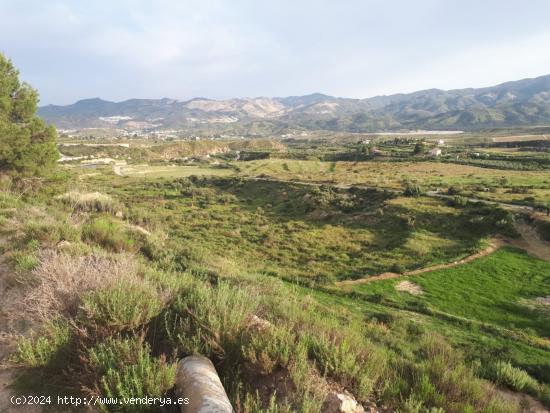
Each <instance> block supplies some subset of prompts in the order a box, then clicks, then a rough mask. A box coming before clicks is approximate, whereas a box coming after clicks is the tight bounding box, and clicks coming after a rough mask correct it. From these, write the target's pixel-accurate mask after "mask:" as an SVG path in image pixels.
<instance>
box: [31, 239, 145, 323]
mask: <svg viewBox="0 0 550 413" xmlns="http://www.w3.org/2000/svg"><path fill="white" fill-rule="evenodd" d="M38 261H39V263H38V265H37V266H36V268H35V269H34V270H33V272H32V275H33V276H34V278H35V279H36V285H35V286H34V288H32V290H30V291H29V292H28V294H27V296H26V297H25V299H24V304H25V308H26V311H28V312H29V313H31V314H34V315H37V316H39V317H41V318H44V319H53V318H56V317H57V316H59V315H61V314H63V315H75V314H76V310H77V308H78V306H79V305H80V300H81V296H82V295H83V294H85V293H87V292H89V291H91V290H96V289H99V288H106V287H108V286H109V285H111V284H113V283H114V282H115V281H116V282H126V283H130V282H132V281H134V280H135V279H136V277H137V275H136V274H137V270H138V268H137V262H136V261H135V259H134V258H133V257H131V256H129V255H117V256H114V257H109V256H106V255H97V254H94V255H83V256H78V257H75V256H72V255H68V254H65V253H62V252H59V251H56V250H46V251H42V252H40V253H39V255H38Z"/></svg>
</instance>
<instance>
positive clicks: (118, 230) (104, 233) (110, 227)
mask: <svg viewBox="0 0 550 413" xmlns="http://www.w3.org/2000/svg"><path fill="white" fill-rule="evenodd" d="M82 236H83V239H84V240H85V241H88V242H93V243H96V244H99V245H101V246H102V247H103V248H105V249H108V250H111V251H114V252H122V251H137V249H138V247H137V245H136V240H135V239H134V238H132V234H131V233H130V231H128V229H127V228H125V227H124V226H123V225H121V224H120V223H118V222H116V221H114V220H112V219H110V218H107V217H101V218H96V219H93V220H92V221H90V222H88V223H87V224H85V225H84V227H83V228H82Z"/></svg>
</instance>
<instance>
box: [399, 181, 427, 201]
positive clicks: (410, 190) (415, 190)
mask: <svg viewBox="0 0 550 413" xmlns="http://www.w3.org/2000/svg"><path fill="white" fill-rule="evenodd" d="M403 195H405V196H409V197H415V198H416V197H419V196H422V195H424V189H423V188H422V187H421V186H420V185H417V184H407V185H406V186H405V190H404V191H403Z"/></svg>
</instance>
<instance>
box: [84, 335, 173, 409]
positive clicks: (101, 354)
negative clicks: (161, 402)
mask: <svg viewBox="0 0 550 413" xmlns="http://www.w3.org/2000/svg"><path fill="white" fill-rule="evenodd" d="M88 363H89V365H90V366H91V367H92V369H93V370H94V372H95V374H96V375H97V376H98V383H99V384H98V386H97V389H96V391H98V393H100V394H102V395H103V396H104V397H111V398H119V399H120V400H121V403H122V398H129V397H135V398H143V397H162V396H163V395H165V394H166V392H167V391H168V390H169V389H170V388H172V386H173V385H174V381H175V375H176V364H175V363H168V362H167V361H166V357H164V356H161V357H159V358H154V357H152V356H151V354H150V347H149V345H148V344H147V343H143V340H142V339H141V338H139V337H133V338H128V339H109V340H107V341H105V342H103V343H100V344H99V345H97V346H96V347H94V348H92V349H91V350H90V351H89V353H88ZM109 407H110V408H115V409H116V410H117V411H122V412H149V411H158V409H159V406H158V405H156V406H155V405H129V404H128V405H124V404H120V405H118V406H109Z"/></svg>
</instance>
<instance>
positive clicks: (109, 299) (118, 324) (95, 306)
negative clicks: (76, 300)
mask: <svg viewBox="0 0 550 413" xmlns="http://www.w3.org/2000/svg"><path fill="white" fill-rule="evenodd" d="M82 309H83V315H84V316H85V319H84V320H83V322H84V323H86V324H91V325H92V326H93V327H96V328H104V329H106V330H108V331H121V330H127V329H135V328H137V327H139V326H142V325H144V324H146V323H147V322H149V320H151V318H153V317H155V316H156V315H158V314H159V312H160V310H161V309H162V301H161V299H160V297H159V295H158V294H157V292H156V291H155V289H154V288H152V287H151V286H150V285H148V283H146V282H142V283H134V284H127V283H124V282H118V283H117V284H116V285H115V286H113V287H111V288H107V289H103V290H99V291H95V292H91V293H89V294H87V295H86V296H84V297H83V305H82Z"/></svg>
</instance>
